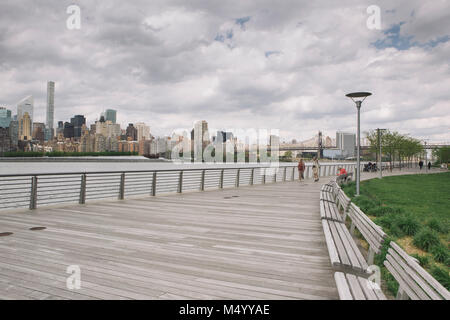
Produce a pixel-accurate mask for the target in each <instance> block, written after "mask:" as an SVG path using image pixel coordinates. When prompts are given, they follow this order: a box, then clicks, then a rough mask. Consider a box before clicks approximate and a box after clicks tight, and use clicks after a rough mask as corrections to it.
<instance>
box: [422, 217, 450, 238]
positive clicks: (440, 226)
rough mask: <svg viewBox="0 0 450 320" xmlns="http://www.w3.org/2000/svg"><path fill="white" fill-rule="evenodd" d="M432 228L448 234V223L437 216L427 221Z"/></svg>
mask: <svg viewBox="0 0 450 320" xmlns="http://www.w3.org/2000/svg"><path fill="white" fill-rule="evenodd" d="M427 226H428V227H430V229H432V230H434V231H437V232H440V233H444V234H446V233H447V232H448V224H447V223H445V221H439V220H438V219H436V218H433V219H430V220H429V221H428V223H427Z"/></svg>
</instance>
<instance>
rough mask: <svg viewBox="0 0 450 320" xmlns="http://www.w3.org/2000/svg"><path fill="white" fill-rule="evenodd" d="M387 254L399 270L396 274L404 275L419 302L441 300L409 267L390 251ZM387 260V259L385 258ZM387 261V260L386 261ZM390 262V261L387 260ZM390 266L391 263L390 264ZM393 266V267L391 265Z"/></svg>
mask: <svg viewBox="0 0 450 320" xmlns="http://www.w3.org/2000/svg"><path fill="white" fill-rule="evenodd" d="M388 253H389V255H390V256H391V257H390V258H391V259H393V260H394V261H395V262H396V263H397V265H398V266H399V267H400V268H401V269H397V271H398V273H406V274H407V275H408V276H409V277H405V279H406V280H407V281H406V282H407V284H408V285H409V286H410V288H411V289H412V290H413V291H414V292H415V293H416V294H417V296H419V298H421V300H430V298H431V299H433V300H442V298H441V297H440V296H438V295H437V294H436V293H435V292H434V291H433V290H432V289H431V288H430V287H429V286H428V284H427V283H425V282H424V281H423V280H422V279H421V278H420V277H419V276H418V275H417V274H416V272H415V270H413V269H412V268H411V267H409V266H408V265H407V263H405V261H404V260H403V259H402V258H401V257H400V256H399V255H398V254H397V253H396V252H395V251H394V250H393V249H392V248H389V249H388ZM386 258H388V257H386ZM388 260H389V259H388ZM389 261H391V260H389ZM391 264H392V263H391ZM393 266H394V265H393Z"/></svg>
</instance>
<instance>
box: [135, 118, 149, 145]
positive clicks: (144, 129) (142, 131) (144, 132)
mask: <svg viewBox="0 0 450 320" xmlns="http://www.w3.org/2000/svg"><path fill="white" fill-rule="evenodd" d="M135 126H136V129H137V131H138V136H137V141H141V140H148V139H150V127H149V126H147V125H146V124H145V123H144V122H138V123H136V124H135Z"/></svg>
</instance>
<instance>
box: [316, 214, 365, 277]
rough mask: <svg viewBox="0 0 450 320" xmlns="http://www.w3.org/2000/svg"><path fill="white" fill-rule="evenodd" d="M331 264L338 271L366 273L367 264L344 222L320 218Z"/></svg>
mask: <svg viewBox="0 0 450 320" xmlns="http://www.w3.org/2000/svg"><path fill="white" fill-rule="evenodd" d="M322 227H323V232H324V234H325V240H326V243H327V248H328V253H329V256H330V260H331V265H332V266H333V267H334V268H337V269H339V271H344V272H347V271H352V272H355V273H360V274H362V275H367V273H368V270H367V268H368V265H367V262H366V260H365V259H364V257H363V255H362V254H361V252H360V251H359V249H358V246H357V245H356V243H355V242H354V241H353V238H352V236H351V234H350V232H349V231H348V229H347V227H346V226H345V224H344V223H341V222H337V221H332V220H327V219H322Z"/></svg>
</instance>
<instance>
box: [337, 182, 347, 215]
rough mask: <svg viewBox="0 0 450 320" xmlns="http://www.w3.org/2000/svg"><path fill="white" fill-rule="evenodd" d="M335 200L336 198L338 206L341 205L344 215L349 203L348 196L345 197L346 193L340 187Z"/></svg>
mask: <svg viewBox="0 0 450 320" xmlns="http://www.w3.org/2000/svg"><path fill="white" fill-rule="evenodd" d="M336 200H337V205H338V208H339V207H342V209H343V210H344V216H345V212H346V211H347V210H348V206H349V204H350V198H349V197H347V195H346V194H345V192H344V191H343V190H342V189H341V188H339V192H338V195H337V198H336Z"/></svg>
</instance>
